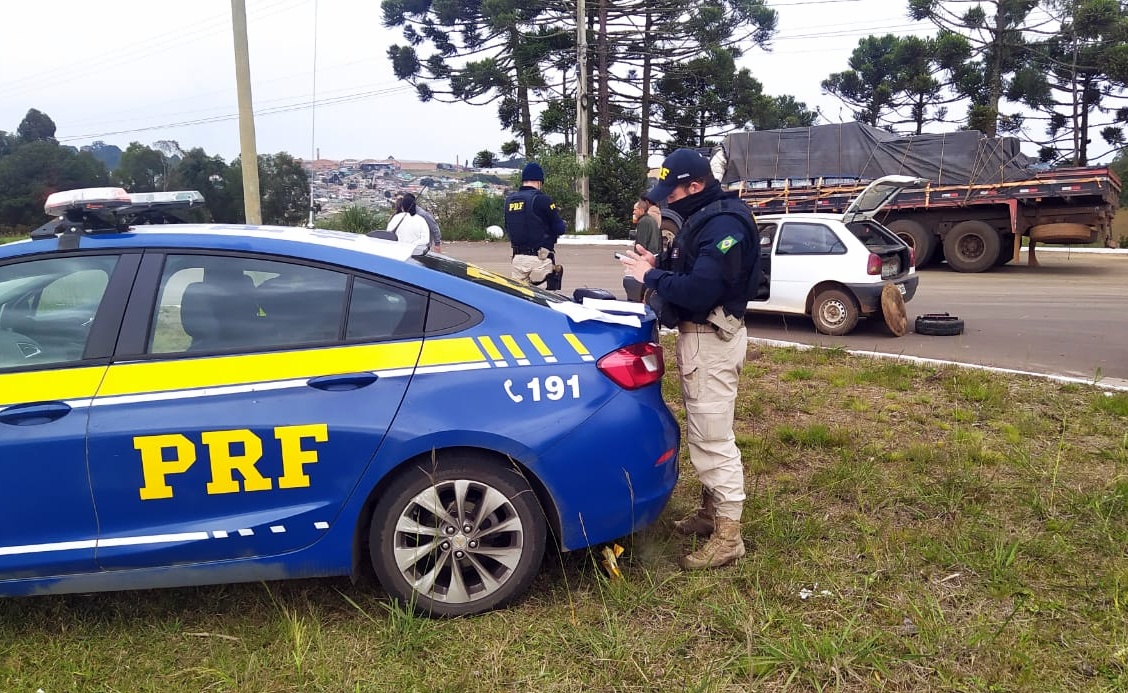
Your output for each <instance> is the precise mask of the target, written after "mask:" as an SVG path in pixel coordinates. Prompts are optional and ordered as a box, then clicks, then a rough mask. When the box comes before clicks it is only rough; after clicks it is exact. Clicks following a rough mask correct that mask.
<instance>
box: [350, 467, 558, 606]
mask: <svg viewBox="0 0 1128 693" xmlns="http://www.w3.org/2000/svg"><path fill="white" fill-rule="evenodd" d="M546 536H547V532H546V524H545V519H544V513H543V512H542V511H541V508H540V504H539V503H538V502H537V498H536V495H535V494H534V493H533V491H532V489H530V488H529V484H528V483H527V482H526V481H525V478H524V477H523V476H522V475H521V473H520V472H519V470H517V469H516V468H514V467H513V466H512V465H511V464H510V465H509V466H505V465H504V464H503V463H501V462H497V461H494V460H490V459H484V458H482V457H476V456H464V457H460V458H454V459H440V460H438V461H437V462H436V463H434V464H431V463H430V462H427V463H421V464H413V465H411V466H409V467H408V468H406V469H404V470H403V472H401V473H400V474H399V475H398V476H397V477H396V478H395V480H394V481H393V482H392V483H391V485H390V486H389V487H388V488H387V489H385V490H384V492H383V493H382V495H381V498H380V500H379V501H378V502H377V503H376V507H375V509H374V510H373V514H372V527H371V530H370V532H369V540H368V544H369V551H370V554H371V557H372V566H373V568H374V570H375V571H376V576H377V577H378V578H379V579H380V583H381V584H382V585H383V586H384V589H386V590H387V591H388V593H389V594H391V596H392V597H394V598H395V599H397V600H399V601H400V602H402V603H404V604H408V605H410V606H411V607H412V608H413V609H414V610H415V611H416V612H417V613H419V614H422V615H427V616H440V617H447V616H465V615H469V614H476V613H480V612H483V611H489V610H490V609H496V608H498V607H501V606H504V605H505V604H508V603H509V602H510V601H512V600H513V599H515V598H516V597H518V596H520V595H521V594H522V593H524V592H525V591H526V590H527V589H528V588H529V585H530V584H531V583H532V581H533V579H534V578H535V577H536V575H537V572H538V571H539V570H540V565H541V559H542V558H543V556H544V549H545V543H546Z"/></svg>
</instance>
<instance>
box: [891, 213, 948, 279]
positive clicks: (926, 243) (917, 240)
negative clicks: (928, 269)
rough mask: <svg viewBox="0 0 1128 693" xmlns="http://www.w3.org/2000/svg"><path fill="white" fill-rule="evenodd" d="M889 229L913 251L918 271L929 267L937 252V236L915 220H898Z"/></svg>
mask: <svg viewBox="0 0 1128 693" xmlns="http://www.w3.org/2000/svg"><path fill="white" fill-rule="evenodd" d="M888 228H889V230H890V231H892V232H893V233H895V234H897V237H898V238H900V239H901V240H902V241H904V242H905V243H906V244H908V246H909V247H910V248H912V249H913V256H914V258H915V260H916V262H915V267H916V268H917V269H920V268H921V267H925V266H927V265H928V263H929V262H930V261H931V260H932V254H933V253H935V252H936V235H935V234H933V233H932V232H931V231H929V230H928V229H926V228H924V225H923V224H921V223H920V222H919V221H915V220H913V219H897V220H896V221H893V222H890V224H889V226H888Z"/></svg>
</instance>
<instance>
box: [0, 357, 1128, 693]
mask: <svg viewBox="0 0 1128 693" xmlns="http://www.w3.org/2000/svg"><path fill="white" fill-rule="evenodd" d="M667 346H671V345H670V344H669V343H667ZM667 356H668V357H669V359H670V360H669V362H668V364H667V368H668V370H669V371H670V375H669V377H668V378H667V381H668V382H667V383H666V384H665V386H664V387H665V391H666V393H667V395H668V398H669V400H670V401H671V402H672V403H674V404H673V406H674V409H675V412H676V413H677V415H678V416H679V418H683V412H682V411H681V408H680V406H679V405H678V402H679V401H680V397H679V396H678V388H677V384H676V378H675V377H674V375H675V365H674V363H673V350H672V349H667ZM737 412H738V421H737V424H736V433H737V441H738V444H739V445H740V447H741V449H742V451H743V453H744V456H745V463H746V467H747V474H748V501H747V504H746V509H745V514H744V519H743V529H744V534H745V537H746V539H747V543H748V547H749V552H748V555H747V556H746V557H745V558H744V559H742V560H741V561H740V562H739V563H738V564H736V565H734V566H732V567H728V568H725V569H722V570H717V571H707V572H702V573H685V572H682V571H681V570H679V569H678V567H677V558H678V557H679V555H680V554H681V553H682V551H683V550H684V549H685V547H686V546H687V545H688V544H687V543H686V542H684V541H682V540H680V539H679V538H677V537H676V536H675V535H674V534H673V532H672V529H671V524H672V521H673V520H674V519H675V518H677V517H680V516H681V515H683V514H685V513H687V512H689V511H690V510H691V509H692V507H693V505H694V504H695V501H696V499H697V498H698V496H699V486H698V484H697V482H696V479H695V477H694V475H693V473H692V470H691V469H690V467H689V464H688V460H686V459H685V456H684V452H683V457H682V460H681V462H680V463H681V464H682V469H683V479H682V482H681V484H680V485H679V487H678V490H677V492H676V494H675V496H674V499H673V500H672V502H671V504H670V506H669V508H668V509H667V511H666V512H665V513H664V515H663V517H662V519H661V520H660V522H659V523H658V525H657V526H655V527H653V528H650V529H648V530H645V531H643V532H641V533H639V534H637V535H635V536H634V537H633V538H632V539H630V540H628V541H624V542H623V544H624V545H625V546H626V547H627V551H626V553H624V554H623V556H621V557H620V558H619V564H620V567H621V568H622V571H623V575H624V579H622V580H617V581H612V580H609V579H608V578H607V577H606V575H605V574H604V573H603V572H602V570H601V569H600V568H599V567H598V563H599V556H598V555H597V554H596V553H595V552H592V553H587V552H580V553H574V554H566V555H554V556H551V557H550V558H549V559H547V560H546V563H545V566H544V569H543V570H542V572H541V574H540V575H539V577H538V578H537V580H536V582H535V583H534V585H533V588H532V590H531V591H530V593H529V594H528V596H527V597H526V598H525V599H523V600H521V601H520V602H519V603H518V604H516V605H514V606H513V607H511V608H509V609H507V610H504V611H499V612H494V613H489V614H485V615H483V616H479V617H475V618H469V619H457V620H451V621H444V622H436V621H429V620H426V619H421V618H418V617H416V616H414V615H413V614H412V613H411V612H410V611H409V610H406V609H404V608H402V607H399V606H397V605H395V604H392V603H390V602H389V600H388V599H387V597H386V596H385V595H384V594H383V593H382V592H381V591H380V589H379V588H378V587H377V586H375V585H373V584H371V583H370V582H367V581H365V582H362V583H360V584H357V585H353V584H351V583H350V582H349V581H347V580H309V581H294V582H284V583H270V584H266V585H263V584H249V585H234V586H217V587H199V588H188V589H171V590H160V591H147V592H133V593H121V594H93V595H72V596H62V597H37V598H26V599H7V600H0V690H4V691H35V690H37V689H40V688H41V689H43V690H44V691H46V692H47V693H52V692H54V691H105V692H110V691H139V692H140V691H160V692H161V693H169V692H172V691H390V690H396V691H703V692H716V693H721V692H725V693H727V692H729V691H749V690H757V691H785V690H786V691H836V690H841V691H933V690H935V691H1043V690H1046V691H1050V690H1052V691H1061V690H1076V691H1120V690H1125V689H1126V688H1128V548H1126V547H1128V394H1125V393H1120V394H1114V395H1111V396H1110V395H1107V394H1105V393H1104V392H1102V391H1101V390H1099V389H1096V388H1092V387H1088V386H1078V385H1062V384H1058V383H1053V382H1049V381H1042V380H1038V379H1033V378H1024V377H1017V376H1005V375H995V374H990V373H982V372H970V371H964V370H960V369H958V368H955V367H943V368H937V367H924V366H916V365H906V364H900V363H893V362H888V361H877V360H870V359H866V358H864V357H854V356H850V355H848V354H846V353H845V352H843V351H841V350H812V351H799V350H793V349H782V348H760V347H754V348H752V349H751V350H750V360H749V362H748V363H747V365H746V367H745V371H744V376H743V382H742V386H741V390H740V396H739V402H738V403H737Z"/></svg>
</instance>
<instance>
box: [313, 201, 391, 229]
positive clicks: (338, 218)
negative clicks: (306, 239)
mask: <svg viewBox="0 0 1128 693" xmlns="http://www.w3.org/2000/svg"><path fill="white" fill-rule="evenodd" d="M390 218H391V215H390V214H389V213H387V212H384V211H382V210H377V209H372V208H371V207H365V206H363V205H351V206H349V207H345V208H344V209H342V210H341V211H339V212H337V213H336V214H331V215H329V216H327V217H324V218H322V219H318V220H317V221H316V222H314V225H315V226H317V228H319V229H333V230H335V231H348V232H349V233H368V232H369V231H374V230H376V229H385V228H387V227H388V219H390Z"/></svg>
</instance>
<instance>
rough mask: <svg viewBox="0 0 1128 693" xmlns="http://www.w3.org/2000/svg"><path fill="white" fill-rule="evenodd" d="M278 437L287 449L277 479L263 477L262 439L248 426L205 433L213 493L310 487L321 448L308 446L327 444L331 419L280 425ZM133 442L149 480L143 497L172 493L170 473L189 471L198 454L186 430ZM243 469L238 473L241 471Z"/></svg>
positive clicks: (282, 445)
mask: <svg viewBox="0 0 1128 693" xmlns="http://www.w3.org/2000/svg"><path fill="white" fill-rule="evenodd" d="M274 438H275V440H277V441H278V447H279V449H280V450H281V453H282V476H280V477H278V478H277V479H272V478H271V477H266V476H263V475H262V473H261V472H259V470H258V467H257V466H256V465H257V464H258V462H259V460H261V459H262V439H261V438H259V437H258V436H257V435H255V434H254V433H253V432H251V431H249V430H247V429H245V428H237V429H234V430H230V431H204V432H203V433H202V434H201V435H200V439H201V440H202V441H203V444H204V447H206V448H207V455H208V464H209V465H210V466H211V481H209V482H208V484H207V492H208V495H212V496H214V495H220V494H224V493H240V492H249V491H269V490H271V489H273V488H274V482H275V481H277V482H278V488H306V487H308V486H309V475H308V474H306V473H305V466H306V465H307V464H313V463H315V462H317V451H316V450H307V449H305V448H304V447H303V446H302V445H303V442H304V441H306V440H312V441H314V442H315V443H324V442H325V441H327V440H329V428H328V426H327V425H326V424H303V425H300V426H278V427H277V428H275V429H274ZM133 447H134V448H136V449H137V451H138V452H140V453H141V473H142V475H143V477H144V480H145V485H144V486H142V487H141V500H157V499H160V498H172V491H173V489H172V486H170V485H169V483H168V481H169V477H170V476H175V475H177V474H183V473H184V472H186V471H188V470H189V469H190V468H191V467H192V465H193V464H195V463H196V459H197V452H198V451H197V447H196V444H195V443H193V442H192V441H191V440H188V438H187V437H186V436H185V435H184V434H182V433H167V434H163V435H156V436H134V438H133ZM236 472H238V473H239V477H238V478H236V476H235V473H236Z"/></svg>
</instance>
